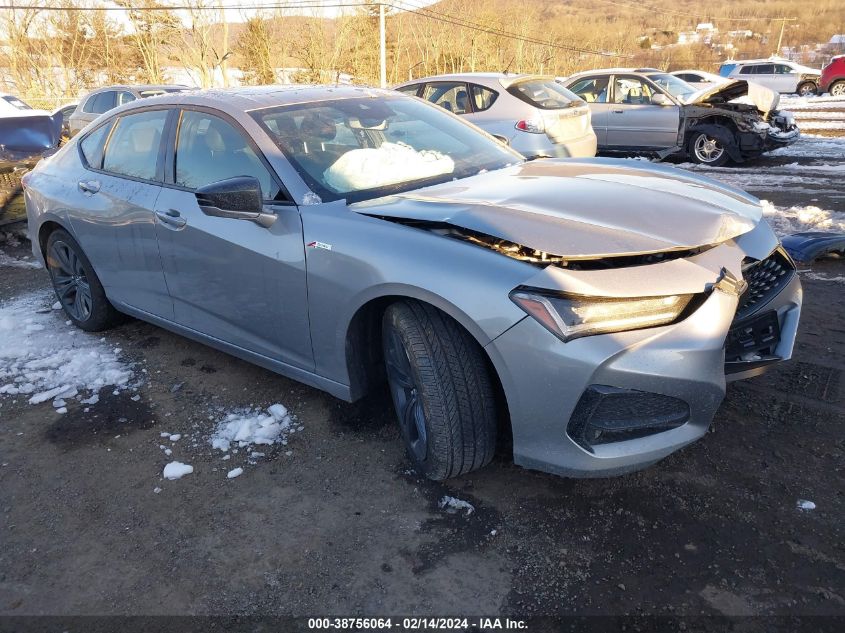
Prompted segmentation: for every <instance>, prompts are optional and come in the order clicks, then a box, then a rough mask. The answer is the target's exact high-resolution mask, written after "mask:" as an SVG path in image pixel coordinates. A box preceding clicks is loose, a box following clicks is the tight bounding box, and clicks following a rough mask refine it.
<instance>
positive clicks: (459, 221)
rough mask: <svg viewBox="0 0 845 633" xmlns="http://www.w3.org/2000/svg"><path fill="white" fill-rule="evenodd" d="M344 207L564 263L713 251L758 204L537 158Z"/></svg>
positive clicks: (652, 168) (677, 175) (694, 182)
mask: <svg viewBox="0 0 845 633" xmlns="http://www.w3.org/2000/svg"><path fill="white" fill-rule="evenodd" d="M350 208H351V209H352V210H354V211H356V212H358V213H363V214H366V215H371V216H376V217H384V218H395V219H400V220H416V221H424V222H432V223H445V224H450V225H453V226H457V227H460V228H464V229H468V230H471V231H475V232H478V233H483V234H486V235H489V236H492V237H496V238H499V239H502V240H507V241H509V242H513V243H516V244H519V245H522V246H526V247H528V248H531V249H534V250H538V251H543V252H546V253H549V254H553V255H558V256H562V257H565V258H567V259H592V258H598V257H609V256H622V255H637V254H643V253H656V252H662V251H673V250H682V249H689V248H696V247H699V246H706V245H712V244H718V243H720V242H724V241H726V240H729V239H731V238H733V237H736V236H738V235H741V234H743V233H746V232H748V231H750V230H751V229H752V228H754V227H755V226H756V225H757V223H758V222H759V220H760V218H761V217H762V211H761V207H760V203H759V201H758V200H757V199H756V198H754V197H752V196H749V195H748V194H746V193H744V192H742V191H740V190H738V189H735V188H733V187H729V186H727V185H723V184H721V183H718V182H715V181H713V180H710V179H708V178H703V177H701V176H697V175H695V174H691V173H688V172H684V171H681V170H678V169H674V168H671V167H665V166H662V165H655V164H651V163H646V162H638V163H636V164H634V163H633V162H632V161H630V160H628V161H626V160H620V159H608V158H600V159H586V160H578V161H575V160H567V159H564V160H554V159H543V160H536V161H532V162H526V163H521V164H519V165H515V166H513V167H508V168H505V169H500V170H496V171H493V172H487V173H482V174H479V175H476V176H472V177H470V178H464V179H461V180H456V181H452V182H448V183H443V184H439V185H434V186H432V187H425V188H423V189H417V190H414V191H411V192H407V193H403V194H398V195H393V196H388V197H384V198H379V199H376V200H369V201H367V202H360V203H356V204H352V205H350Z"/></svg>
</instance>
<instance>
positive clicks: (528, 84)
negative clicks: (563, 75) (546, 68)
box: [508, 79, 582, 110]
mask: <svg viewBox="0 0 845 633" xmlns="http://www.w3.org/2000/svg"><path fill="white" fill-rule="evenodd" d="M508 92H509V93H511V94H512V95H513V96H514V97H516V98H517V99H520V100H522V101H524V102H525V103H529V104H531V105H533V106H534V107H535V108H541V109H543V110H559V109H561V108H569V107H571V106H573V105H578V104H580V103H581V102H582V99H581V98H580V97H579V96H578V95H577V94H575V93H574V92H571V91H569V90H567V89H566V88H564V87H563V86H561V85H560V84H559V83H558V82H556V81H555V80H554V79H530V80H528V81H521V82H519V83H517V84H514V85H512V86H510V87H509V88H508Z"/></svg>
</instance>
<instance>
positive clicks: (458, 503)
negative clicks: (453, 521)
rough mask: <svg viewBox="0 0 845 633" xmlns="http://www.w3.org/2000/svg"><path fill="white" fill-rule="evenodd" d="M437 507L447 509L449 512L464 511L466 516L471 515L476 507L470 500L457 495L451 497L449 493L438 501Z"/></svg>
mask: <svg viewBox="0 0 845 633" xmlns="http://www.w3.org/2000/svg"><path fill="white" fill-rule="evenodd" d="M437 507H439V508H440V509H441V510H445V511H446V512H448V513H449V514H457V513H458V512H463V513H465V515H466V516H469V515H470V514H472V513H473V512H475V507H474V506H473V505H472V504H471V503H470V502H469V501H464V500H463V499H458V498H457V497H450V496H449V495H445V496H444V497H443V498H442V499H440V501H438V502H437Z"/></svg>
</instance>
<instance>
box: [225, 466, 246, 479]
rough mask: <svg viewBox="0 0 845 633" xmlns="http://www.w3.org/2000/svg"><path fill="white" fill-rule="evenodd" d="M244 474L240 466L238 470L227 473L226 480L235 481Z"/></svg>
mask: <svg viewBox="0 0 845 633" xmlns="http://www.w3.org/2000/svg"><path fill="white" fill-rule="evenodd" d="M243 474H244V469H243V468H241V467H240V466H238V467H237V468H233V469H232V470H230V471H229V472H228V473H226V479H234V478H235V477H238V476H240V475H243Z"/></svg>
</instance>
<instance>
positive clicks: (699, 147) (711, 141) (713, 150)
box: [689, 132, 730, 167]
mask: <svg viewBox="0 0 845 633" xmlns="http://www.w3.org/2000/svg"><path fill="white" fill-rule="evenodd" d="M689 157H690V158H691V159H692V161H693V162H696V163H698V164H700V165H708V166H710V167H721V166H722V165H724V164H725V163H727V162H728V159H729V158H730V157H729V156H728V151H727V150H726V149H725V147H724V146H723V145H722V143H721V142H720V141H718V140H717V139H715V138H713V137H712V136H709V135H707V134H705V133H704V132H694V133H693V134H692V136H691V137H690V140H689Z"/></svg>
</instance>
